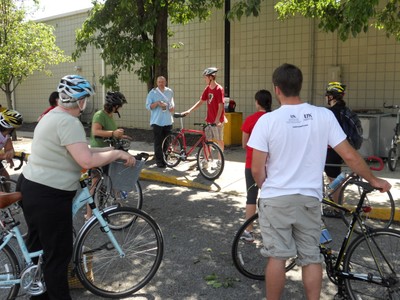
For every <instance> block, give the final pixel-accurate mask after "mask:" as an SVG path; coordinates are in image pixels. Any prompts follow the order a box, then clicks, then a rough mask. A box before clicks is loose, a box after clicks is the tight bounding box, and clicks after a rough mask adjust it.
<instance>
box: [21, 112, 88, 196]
mask: <svg viewBox="0 0 400 300" xmlns="http://www.w3.org/2000/svg"><path fill="white" fill-rule="evenodd" d="M86 142H87V140H86V134H85V130H84V128H83V126H82V123H81V122H80V121H79V119H78V118H76V117H74V116H72V115H70V114H68V113H66V112H61V111H55V110H54V109H53V110H51V111H50V112H49V113H47V114H46V115H45V116H44V117H43V118H42V119H41V120H40V122H39V123H38V125H37V126H36V128H35V131H34V135H33V140H32V154H31V155H30V156H29V161H28V164H27V165H26V166H25V167H24V170H23V174H24V176H25V178H27V179H29V180H31V181H33V182H36V183H40V184H43V185H46V186H49V187H52V188H56V189H60V190H65V191H74V190H77V189H78V187H79V178H80V171H81V169H82V168H81V167H80V166H79V164H78V163H77V162H76V161H75V160H74V158H73V157H72V156H71V154H70V153H69V152H68V150H67V148H66V146H67V145H71V144H75V143H86Z"/></svg>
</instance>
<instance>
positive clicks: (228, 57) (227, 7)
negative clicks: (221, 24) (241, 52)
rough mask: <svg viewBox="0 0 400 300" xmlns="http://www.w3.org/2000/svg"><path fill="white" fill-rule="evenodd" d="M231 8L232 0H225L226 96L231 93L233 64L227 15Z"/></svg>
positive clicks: (229, 24)
mask: <svg viewBox="0 0 400 300" xmlns="http://www.w3.org/2000/svg"><path fill="white" fill-rule="evenodd" d="M230 10H231V1H230V0H225V47H224V49H225V50H224V62H225V64H224V92H225V97H229V94H230V90H229V89H230V64H231V23H230V22H229V20H228V18H227V17H226V16H227V14H228V12H229V11H230Z"/></svg>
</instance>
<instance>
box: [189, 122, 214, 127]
mask: <svg viewBox="0 0 400 300" xmlns="http://www.w3.org/2000/svg"><path fill="white" fill-rule="evenodd" d="M193 125H195V126H203V128H206V127H207V126H211V127H215V126H217V124H215V123H193Z"/></svg>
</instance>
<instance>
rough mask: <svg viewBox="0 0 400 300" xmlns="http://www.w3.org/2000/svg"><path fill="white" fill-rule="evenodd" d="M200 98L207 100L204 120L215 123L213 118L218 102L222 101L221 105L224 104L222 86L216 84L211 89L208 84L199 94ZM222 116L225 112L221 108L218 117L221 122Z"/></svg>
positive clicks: (215, 115) (222, 120)
mask: <svg viewBox="0 0 400 300" xmlns="http://www.w3.org/2000/svg"><path fill="white" fill-rule="evenodd" d="M201 100H203V101H207V117H206V122H207V123H210V124H212V123H215V118H216V117H217V113H218V106H219V104H220V103H222V106H223V105H224V88H223V87H222V86H220V85H219V84H217V86H216V87H215V88H213V89H212V88H210V86H207V87H206V88H205V89H204V91H203V94H202V95H201ZM224 116H225V112H224V109H222V113H221V117H220V118H219V121H220V122H221V123H223V122H224Z"/></svg>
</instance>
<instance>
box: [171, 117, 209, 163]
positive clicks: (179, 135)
mask: <svg viewBox="0 0 400 300" xmlns="http://www.w3.org/2000/svg"><path fill="white" fill-rule="evenodd" d="M174 117H178V116H177V115H176V114H174ZM179 118H180V122H181V127H180V129H178V131H177V135H176V138H177V139H181V140H182V143H183V145H182V146H183V150H184V152H185V153H184V154H185V157H184V159H186V158H187V157H188V156H190V155H191V154H192V153H193V152H194V150H195V149H196V148H197V146H198V145H200V144H202V145H203V147H204V145H205V143H206V141H207V139H206V134H205V132H204V130H195V129H185V128H183V121H182V117H179ZM195 125H203V124H201V123H195ZM190 133H192V134H199V135H201V136H200V137H199V139H198V140H197V141H196V143H195V144H194V145H193V146H191V147H190V149H189V151H187V143H186V135H185V134H190ZM181 156H182V153H181ZM181 158H182V159H183V157H181Z"/></svg>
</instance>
